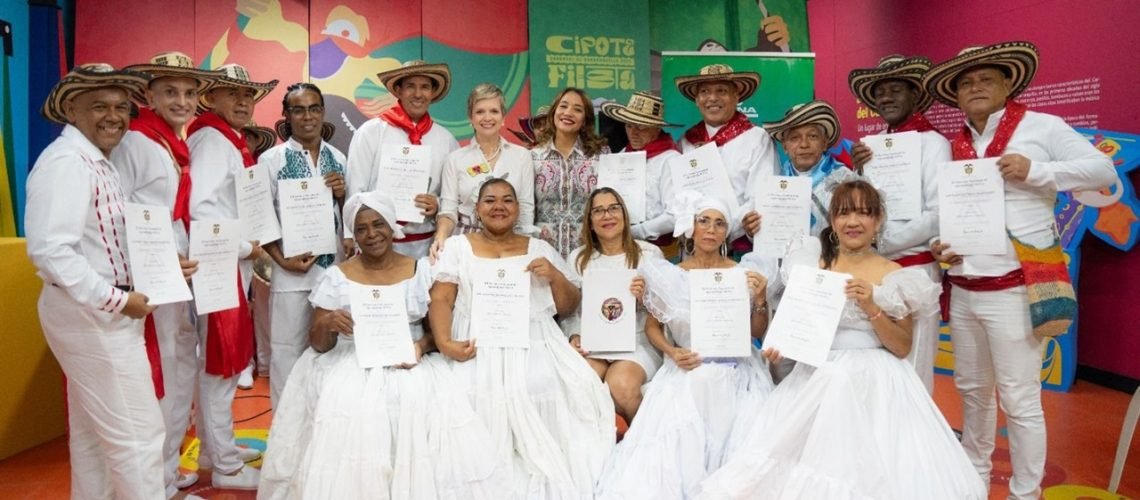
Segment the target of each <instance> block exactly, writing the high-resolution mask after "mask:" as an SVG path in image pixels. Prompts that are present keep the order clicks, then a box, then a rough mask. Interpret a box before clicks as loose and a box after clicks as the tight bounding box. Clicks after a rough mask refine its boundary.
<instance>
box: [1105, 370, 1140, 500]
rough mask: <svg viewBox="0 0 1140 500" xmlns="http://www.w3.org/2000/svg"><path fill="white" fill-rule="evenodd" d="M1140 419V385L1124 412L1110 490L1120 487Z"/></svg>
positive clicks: (1113, 490) (1113, 491) (1109, 484)
mask: <svg viewBox="0 0 1140 500" xmlns="http://www.w3.org/2000/svg"><path fill="white" fill-rule="evenodd" d="M1137 419H1140V387H1137V388H1136V392H1134V393H1132V402H1131V403H1128V411H1127V412H1125V414H1124V425H1123V426H1122V427H1121V428H1120V441H1117V443H1116V460H1115V461H1113V463H1112V476H1111V477H1110V478H1109V480H1108V491H1109V492H1110V493H1116V489H1117V488H1119V487H1120V475H1121V474H1122V473H1123V472H1124V461H1125V460H1126V459H1128V448H1129V447H1131V446H1132V434H1133V433H1134V432H1136V420H1137Z"/></svg>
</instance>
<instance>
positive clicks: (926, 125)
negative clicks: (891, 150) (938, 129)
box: [887, 113, 934, 134]
mask: <svg viewBox="0 0 1140 500" xmlns="http://www.w3.org/2000/svg"><path fill="white" fill-rule="evenodd" d="M912 130H913V131H915V132H929V131H931V130H934V125H931V124H930V121H929V120H927V119H926V117H925V116H923V115H922V113H915V114H913V115H910V118H907V119H906V121H905V122H902V125H899V126H898V127H888V128H887V133H888V134H894V133H898V132H910V131H912Z"/></svg>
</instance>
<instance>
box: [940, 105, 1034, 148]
mask: <svg viewBox="0 0 1140 500" xmlns="http://www.w3.org/2000/svg"><path fill="white" fill-rule="evenodd" d="M1027 109H1028V108H1026V106H1025V105H1024V104H1022V103H1020V102H1017V101H1009V102H1007V103H1005V114H1004V115H1002V116H1001V120H1000V121H998V126H997V131H996V132H994V140H993V141H991V142H990V145H989V146H987V147H986V156H985V157H986V158H994V157H998V156H1001V155H1002V153H1003V152H1005V147H1006V146H1007V145H1009V140H1010V139H1012V138H1013V131H1014V130H1016V129H1017V124H1019V123H1021V119H1022V118H1024V117H1025V111H1026V110H1027ZM950 151H951V153H952V154H953V156H954V160H974V159H977V158H978V152H977V151H975V150H974V138H973V136H972V135H971V134H970V126H969V125H962V130H961V131H960V132H958V136H957V137H955V138H954V139H953V140H951V141H950Z"/></svg>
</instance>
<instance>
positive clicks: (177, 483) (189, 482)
mask: <svg viewBox="0 0 1140 500" xmlns="http://www.w3.org/2000/svg"><path fill="white" fill-rule="evenodd" d="M197 482H198V473H197V472H191V473H189V474H183V473H181V472H179V473H178V477H176V478H174V487H175V488H178V489H180V490H184V489H186V488H189V487H191V486H194V483H197Z"/></svg>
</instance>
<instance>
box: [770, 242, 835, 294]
mask: <svg viewBox="0 0 1140 500" xmlns="http://www.w3.org/2000/svg"><path fill="white" fill-rule="evenodd" d="M822 254H823V247H822V246H821V245H820V243H819V238H816V237H815V236H801V237H799V238H797V239H793V240H792V241H789V242H788V248H787V250H786V251H785V252H784V260H783V262H781V264H780V272H779V273H777V274H776V279H775V280H773V279H772V278H771V277H769V278H768V296H769V297H771V296H773V294H779V293H783V291H784V286H785V285H786V284H787V282H788V276H790V275H791V273H792V269H793V268H795V267H796V266H809V267H811V268H812V269H819V258H820V256H821V255H822Z"/></svg>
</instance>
